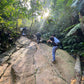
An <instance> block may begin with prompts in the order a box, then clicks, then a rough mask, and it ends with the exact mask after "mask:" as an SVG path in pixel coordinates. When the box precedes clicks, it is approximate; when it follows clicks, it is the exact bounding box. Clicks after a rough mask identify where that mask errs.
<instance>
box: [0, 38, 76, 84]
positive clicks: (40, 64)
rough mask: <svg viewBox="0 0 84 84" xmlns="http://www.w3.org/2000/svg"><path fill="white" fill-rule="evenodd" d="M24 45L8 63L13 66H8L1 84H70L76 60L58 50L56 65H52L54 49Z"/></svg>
mask: <svg viewBox="0 0 84 84" xmlns="http://www.w3.org/2000/svg"><path fill="white" fill-rule="evenodd" d="M21 39H24V41H25V39H26V40H28V39H27V38H25V37H21ZM27 42H30V40H29V41H27ZM23 45H24V46H23V47H21V48H20V49H19V50H17V51H16V52H14V53H13V54H12V55H11V56H10V59H9V60H8V61H7V62H8V63H10V64H11V65H9V66H8V65H7V68H6V70H5V71H4V73H3V75H2V76H1V79H0V84H3V83H4V84H70V80H71V79H72V78H73V77H74V65H75V60H74V58H73V57H72V56H70V55H69V54H68V53H67V52H66V51H64V50H61V49H58V50H57V51H56V64H52V62H51V61H52V47H49V46H48V45H45V44H37V43H35V42H30V43H29V44H24V43H23ZM0 70H1V69H0Z"/></svg>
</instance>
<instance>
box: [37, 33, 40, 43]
mask: <svg viewBox="0 0 84 84" xmlns="http://www.w3.org/2000/svg"><path fill="white" fill-rule="evenodd" d="M36 37H37V43H38V44H39V43H40V40H41V34H40V32H37V33H36Z"/></svg>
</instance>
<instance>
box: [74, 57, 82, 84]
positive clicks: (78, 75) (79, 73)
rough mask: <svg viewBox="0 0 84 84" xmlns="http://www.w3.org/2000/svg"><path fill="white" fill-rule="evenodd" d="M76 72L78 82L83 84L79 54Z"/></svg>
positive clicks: (77, 83)
mask: <svg viewBox="0 0 84 84" xmlns="http://www.w3.org/2000/svg"><path fill="white" fill-rule="evenodd" d="M75 73H76V75H75V76H76V84H81V64H80V57H79V56H77V58H76V64H75Z"/></svg>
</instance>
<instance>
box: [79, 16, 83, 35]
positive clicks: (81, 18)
mask: <svg viewBox="0 0 84 84" xmlns="http://www.w3.org/2000/svg"><path fill="white" fill-rule="evenodd" d="M79 17H80V23H81V30H82V33H83V35H84V16H82V15H79Z"/></svg>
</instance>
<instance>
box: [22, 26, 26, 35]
mask: <svg viewBox="0 0 84 84" xmlns="http://www.w3.org/2000/svg"><path fill="white" fill-rule="evenodd" d="M22 35H23V36H26V27H24V28H23V30H22Z"/></svg>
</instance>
